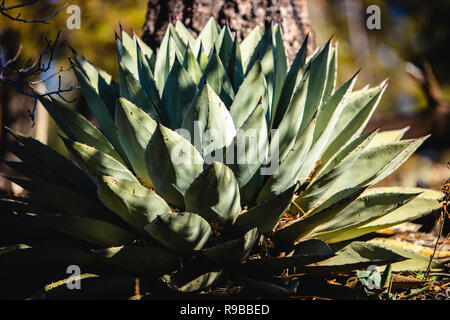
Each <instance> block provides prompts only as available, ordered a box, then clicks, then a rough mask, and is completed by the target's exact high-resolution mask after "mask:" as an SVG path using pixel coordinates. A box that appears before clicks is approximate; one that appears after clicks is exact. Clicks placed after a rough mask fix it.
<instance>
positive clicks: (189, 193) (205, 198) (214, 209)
mask: <svg viewBox="0 0 450 320" xmlns="http://www.w3.org/2000/svg"><path fill="white" fill-rule="evenodd" d="M240 199H241V197H240V194H239V184H238V182H237V181H236V178H235V177H234V174H233V171H231V169H230V168H228V167H227V166H226V165H224V164H222V163H220V162H214V163H213V164H211V165H210V166H209V167H207V168H206V169H205V170H204V171H203V172H202V173H201V174H200V175H199V176H198V177H197V178H196V179H195V180H194V181H193V182H192V184H191V185H190V186H189V188H188V189H187V190H186V194H185V196H184V201H185V203H186V210H187V211H189V212H196V213H197V214H198V215H200V216H202V217H203V218H205V219H206V220H208V221H214V222H218V223H221V224H233V222H234V220H235V218H236V216H237V215H238V214H239V213H240V212H241V204H240V203H241V201H240Z"/></svg>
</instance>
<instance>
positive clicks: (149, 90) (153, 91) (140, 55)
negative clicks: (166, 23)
mask: <svg viewBox="0 0 450 320" xmlns="http://www.w3.org/2000/svg"><path fill="white" fill-rule="evenodd" d="M136 49H137V64H138V76H139V78H138V79H139V83H140V84H141V86H142V88H143V89H144V90H145V93H146V94H147V97H148V98H149V99H150V101H151V102H152V105H153V108H154V109H155V110H156V112H157V113H158V114H161V98H160V96H159V92H158V88H157V87H156V82H155V79H154V76H153V73H152V71H151V69H150V65H149V64H148V61H147V59H146V57H145V56H144V52H143V51H142V49H141V46H140V45H139V44H136Z"/></svg>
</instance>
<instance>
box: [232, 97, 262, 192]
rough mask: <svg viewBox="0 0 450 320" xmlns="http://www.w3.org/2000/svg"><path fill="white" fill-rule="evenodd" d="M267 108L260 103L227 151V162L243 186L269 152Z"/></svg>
mask: <svg viewBox="0 0 450 320" xmlns="http://www.w3.org/2000/svg"><path fill="white" fill-rule="evenodd" d="M267 141H268V135H267V123H266V119H265V110H264V107H263V106H262V104H259V105H258V106H257V107H256V108H255V109H254V110H253V112H252V113H251V114H250V116H249V117H248V118H247V120H245V122H244V123H243V124H242V126H240V129H239V130H238V132H237V133H236V137H235V138H234V139H233V142H232V143H231V144H230V145H229V146H227V148H226V151H225V158H226V160H225V163H226V164H227V165H228V166H229V167H230V168H231V170H232V171H233V172H234V176H235V177H236V179H237V181H238V183H239V186H240V187H241V188H242V187H243V186H245V185H246V184H247V183H248V182H249V181H250V179H251V178H252V177H253V176H254V175H255V174H256V172H257V170H258V169H259V168H260V167H261V163H262V162H263V161H264V160H265V159H266V155H267V152H268V145H267Z"/></svg>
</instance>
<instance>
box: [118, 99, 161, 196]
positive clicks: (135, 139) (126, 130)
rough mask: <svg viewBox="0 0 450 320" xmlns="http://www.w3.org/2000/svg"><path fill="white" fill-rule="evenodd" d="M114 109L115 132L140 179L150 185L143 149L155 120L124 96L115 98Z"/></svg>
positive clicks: (154, 125) (150, 134) (152, 131)
mask: <svg viewBox="0 0 450 320" xmlns="http://www.w3.org/2000/svg"><path fill="white" fill-rule="evenodd" d="M116 109H117V110H116V121H115V122H116V127H117V133H118V136H119V141H120V143H121V144H122V147H123V150H124V151H125V153H126V154H127V157H128V161H129V163H130V164H131V167H132V168H133V170H134V172H135V173H136V175H137V176H138V178H139V179H140V181H141V182H142V183H143V184H144V185H146V186H147V187H152V186H153V184H152V180H151V179H150V177H149V175H148V171H147V164H146V162H145V150H146V149H147V145H148V142H149V141H150V138H151V137H152V135H153V133H154V132H155V128H156V122H155V121H154V120H153V119H152V118H151V117H150V116H149V115H148V114H147V113H146V112H144V111H143V110H142V109H140V108H138V107H137V106H135V105H134V104H133V103H131V102H129V101H128V100H126V99H124V98H119V99H118V100H117V106H116Z"/></svg>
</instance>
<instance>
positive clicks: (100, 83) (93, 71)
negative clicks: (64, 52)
mask: <svg viewBox="0 0 450 320" xmlns="http://www.w3.org/2000/svg"><path fill="white" fill-rule="evenodd" d="M72 52H73V57H74V59H75V62H76V63H77V66H78V68H79V69H80V70H81V71H82V72H83V73H84V75H85V76H86V77H87V78H88V79H89V82H90V83H91V85H92V86H93V87H94V88H95V89H96V91H97V92H98V94H99V96H100V97H101V99H102V100H103V102H104V104H105V105H106V107H107V108H108V111H109V112H110V113H111V114H112V115H114V101H115V100H116V96H117V94H118V92H119V87H118V85H117V83H116V82H115V81H114V80H113V79H112V76H111V75H110V74H108V73H107V72H106V71H104V70H101V69H99V68H97V67H95V66H94V65H93V64H91V63H90V62H89V61H88V60H86V59H85V58H84V57H82V56H81V55H80V54H78V53H77V52H76V51H75V50H74V49H72Z"/></svg>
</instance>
